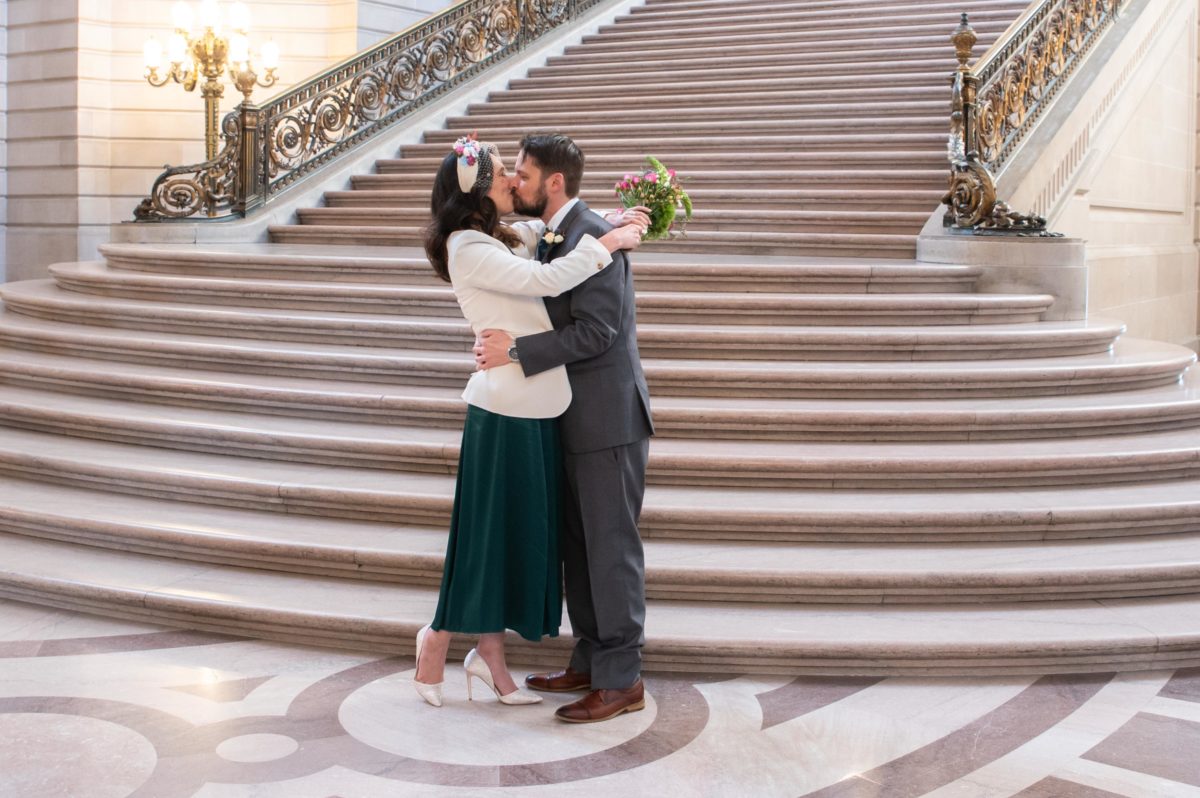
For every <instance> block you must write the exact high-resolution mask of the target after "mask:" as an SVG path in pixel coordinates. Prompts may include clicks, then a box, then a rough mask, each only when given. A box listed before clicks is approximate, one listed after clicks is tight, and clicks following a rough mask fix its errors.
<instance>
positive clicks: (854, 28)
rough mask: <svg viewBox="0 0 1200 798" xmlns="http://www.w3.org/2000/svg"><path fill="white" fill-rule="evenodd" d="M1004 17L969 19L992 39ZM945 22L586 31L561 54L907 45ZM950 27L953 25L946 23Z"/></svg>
mask: <svg viewBox="0 0 1200 798" xmlns="http://www.w3.org/2000/svg"><path fill="white" fill-rule="evenodd" d="M948 21H950V22H955V23H957V21H958V20H957V19H956V18H955V16H954V15H948ZM1009 21H1010V20H1007V19H998V18H993V19H981V20H979V21H976V20H971V27H973V28H974V29H975V31H976V33H977V34H979V35H981V36H986V37H988V38H989V40H990V39H992V38H995V37H996V36H997V35H999V34H1000V33H1002V32H1003V31H1004V29H1005V28H1007V27H1008V24H1009ZM947 28H948V26H947V24H946V22H945V21H941V20H938V21H934V22H928V21H925V22H915V23H910V22H909V21H907V20H905V21H904V22H903V23H902V24H897V23H896V21H894V20H884V21H882V23H876V22H875V21H874V20H873V19H871V18H869V17H867V18H858V19H855V20H853V21H848V20H845V19H843V20H842V21H840V22H838V23H834V24H833V25H829V26H825V27H824V28H822V29H806V28H804V27H801V26H798V25H787V26H784V27H783V28H780V27H779V26H772V29H770V30H767V31H760V30H749V31H746V30H738V29H733V30H726V29H725V28H724V27H720V26H713V27H708V28H704V27H701V28H688V27H683V28H679V29H676V30H675V31H673V32H672V34H671V36H670V37H664V36H662V35H661V34H656V33H655V32H636V31H635V32H631V33H630V34H629V35H624V34H615V33H609V34H601V33H592V34H587V35H585V36H584V37H583V39H582V40H581V42H580V43H579V44H576V45H571V46H568V47H567V48H566V49H565V50H564V54H565V55H574V54H578V53H621V54H624V55H626V57H628V54H629V52H630V50H631V49H633V50H635V51H636V52H637V53H639V54H641V53H645V54H647V55H648V56H651V57H653V56H655V55H658V54H661V53H667V52H677V51H680V50H684V51H687V50H691V49H693V48H703V49H704V50H705V51H706V52H710V51H721V50H728V49H734V48H739V47H741V48H746V49H750V50H753V51H755V52H758V51H759V48H760V47H762V48H768V47H777V46H788V47H790V48H791V49H793V50H795V49H800V48H802V47H805V45H810V44H811V45H815V46H816V47H817V48H820V47H829V46H831V45H835V44H836V45H838V46H839V47H843V48H845V49H858V48H870V47H882V46H889V45H891V46H897V47H911V46H914V45H922V44H931V43H933V42H936V41H938V40H940V41H941V42H942V43H943V44H944V43H945V41H946V39H947V38H948V35H949V34H947V32H946V31H947ZM949 30H950V32H953V31H954V27H953V25H951V26H949Z"/></svg>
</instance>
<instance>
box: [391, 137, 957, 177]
mask: <svg viewBox="0 0 1200 798" xmlns="http://www.w3.org/2000/svg"><path fill="white" fill-rule="evenodd" d="M573 138H574V137H573ZM484 140H485V141H486V140H488V139H484ZM502 143H507V142H506V141H504V142H502ZM575 143H576V144H578V145H579V148H580V149H581V150H583V151H584V153H586V154H587V159H588V165H589V166H593V167H594V166H595V165H596V164H599V165H600V166H606V165H607V166H612V165H614V164H613V163H611V162H612V161H615V160H616V159H621V160H620V163H625V162H628V161H629V147H630V142H629V140H628V139H627V138H619V137H616V138H610V139H592V140H589V139H584V138H575ZM945 144H946V136H945V134H944V132H942V131H936V130H933V131H930V132H929V133H922V134H912V133H898V134H896V135H894V136H893V135H877V136H870V135H863V134H861V133H858V134H854V135H849V134H848V135H830V136H754V137H732V136H731V137H728V138H719V139H718V138H714V137H712V136H707V135H706V136H675V137H673V138H668V137H664V138H660V139H653V138H647V137H644V136H639V137H638V141H637V146H638V147H639V148H641V149H644V150H648V151H652V152H654V153H656V155H655V157H657V158H658V159H659V160H662V161H680V160H681V159H682V160H685V161H692V162H700V163H702V164H706V163H711V158H712V156H713V155H719V154H724V155H727V156H729V155H732V154H738V155H739V157H740V156H741V154H742V153H746V152H752V153H754V154H755V156H761V155H763V154H765V153H774V154H776V155H788V156H790V158H789V160H792V161H793V162H796V160H795V159H796V158H798V157H799V156H801V155H803V156H804V157H805V158H811V159H819V158H827V159H829V160H837V159H840V158H845V157H846V153H847V152H854V151H858V150H865V151H870V150H874V149H886V150H892V151H894V150H898V149H900V150H904V151H907V152H919V151H921V150H925V149H930V148H934V149H936V148H939V147H940V148H942V149H945ZM450 145H451V142H449V141H447V142H444V143H443V142H437V143H433V144H411V145H408V146H406V147H404V148H402V150H401V153H400V154H401V158H402V159H403V160H398V159H384V160H382V161H380V162H379V168H380V169H381V171H386V170H387V169H390V168H391V167H393V166H394V165H397V164H400V163H403V162H404V161H407V160H409V159H417V158H420V159H430V158H440V157H443V156H445V155H446V154H447V152H448V151H449V148H450ZM702 152H703V153H707V155H706V156H705V157H704V158H698V157H697V153H702ZM763 160H765V159H763Z"/></svg>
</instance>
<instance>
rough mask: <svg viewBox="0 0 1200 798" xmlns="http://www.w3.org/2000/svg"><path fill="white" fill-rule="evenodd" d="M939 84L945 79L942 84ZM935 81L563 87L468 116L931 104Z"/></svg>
mask: <svg viewBox="0 0 1200 798" xmlns="http://www.w3.org/2000/svg"><path fill="white" fill-rule="evenodd" d="M943 79H944V78H943ZM940 83H941V82H940V80H937V79H936V78H932V79H926V80H920V82H912V80H907V79H901V80H899V82H898V83H890V82H889V83H883V84H878V85H871V86H863V85H862V83H859V84H853V82H851V84H850V85H840V84H832V83H830V82H828V80H821V82H817V83H816V84H815V85H808V84H799V85H798V84H797V83H796V80H794V79H785V80H761V79H760V80H742V82H733V83H731V84H730V85H722V84H718V85H709V84H707V83H704V84H702V85H692V86H691V89H692V90H691V91H689V90H683V91H676V90H674V84H673V83H668V84H656V85H659V86H660V88H659V89H658V90H654V91H641V90H638V89H637V88H632V89H629V90H626V89H625V86H624V85H620V84H613V83H612V82H606V83H602V84H598V85H582V86H566V88H560V89H559V88H554V89H544V90H540V91H538V90H533V89H523V90H511V89H505V90H502V91H497V92H493V94H491V95H490V96H488V100H487V103H476V104H472V106H468V113H474V112H478V110H484V109H494V110H498V112H500V113H503V112H510V113H511V112H512V110H532V112H542V113H545V112H550V113H553V112H554V110H557V109H559V108H562V107H563V106H564V104H584V103H592V104H596V106H601V107H604V106H613V107H617V108H620V109H622V110H623V112H628V113H635V112H637V110H641V109H647V108H653V109H654V110H655V112H658V113H664V114H665V113H670V110H671V109H672V108H676V107H682V108H690V107H692V106H695V104H697V103H712V104H713V106H720V107H722V108H736V107H739V106H754V104H762V106H770V104H785V103H786V104H794V106H796V107H803V106H804V104H809V103H822V104H826V103H832V102H846V103H871V102H875V101H890V102H896V101H904V100H913V101H917V102H919V101H932V100H936V98H938V97H943V96H944V94H946V86H944V85H940Z"/></svg>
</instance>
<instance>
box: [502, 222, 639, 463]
mask: <svg viewBox="0 0 1200 798" xmlns="http://www.w3.org/2000/svg"><path fill="white" fill-rule="evenodd" d="M611 229H612V226H611V225H609V224H608V223H607V222H605V221H604V220H603V219H601V218H600V217H599V216H597V215H596V214H595V213H593V212H592V211H590V210H588V207H587V205H585V204H584V203H583V202H578V203H576V205H575V207H574V208H572V209H571V210H570V212H568V213H567V216H566V218H565V219H563V223H562V225H561V227H560V228H559V230H558V232H559V233H561V234H562V236H563V241H562V242H561V243H559V244H557V245H555V246H554V247H553V248H551V249H550V251H549V252H548V253H546V255H545V256H544V258H543V260H549V259H553V258H555V257H556V256H557V254H558V253H563V252H570V251H571V250H573V249H574V248H575V246H576V244H578V243H579V240H580V239H581V238H583V236H585V235H591V236H594V237H596V238H599V237H600V236H602V235H604V234H605V233H607V232H608V231H609V230H611ZM545 303H546V310H547V312H548V313H549V314H550V323H551V324H552V325H553V326H554V329H553V330H550V331H548V332H543V333H536V334H534V335H525V336H521V337H520V338H518V339H517V351H518V353H519V354H520V356H521V359H520V364H521V368H522V370H523V371H524V373H525V375H526V376H533V375H534V374H540V373H541V372H543V371H546V370H547V369H552V368H555V367H557V366H562V365H565V366H566V367H567V376H568V378H569V379H570V382H571V393H572V399H571V404H570V405H569V406H568V407H567V410H566V412H565V413H563V415H562V417H561V418H560V420H559V430H560V433H561V436H562V442H563V448H565V449H566V450H567V451H568V452H571V453H574V454H579V453H583V452H594V451H599V450H600V449H608V448H612V447H614V446H623V445H626V444H630V443H634V442H636V441H640V440H644V439H645V438H648V437H650V436H651V435H653V434H654V424H653V422H652V421H651V420H650V391H649V390H648V389H647V387H646V375H645V374H644V373H643V372H642V361H641V357H640V356H639V355H638V348H637V313H636V307H635V303H634V291H633V273H632V269H631V267H630V263H629V255H628V253H626V252H625V251H623V250H622V251H619V252H614V253H613V262H612V264H611V265H610V266H609V267H608V268H606V269H605V270H604V271H602V272H599V273H598V274H596V275H595V276H593V277H591V278H590V279H588V280H587V281H585V282H583V283H581V284H580V285H578V286H577V287H575V288H573V289H571V290H570V291H567V292H565V293H563V294H560V295H559V296H557V297H553V298H548V299H546V300H545Z"/></svg>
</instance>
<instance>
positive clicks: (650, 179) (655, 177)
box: [646, 172, 658, 183]
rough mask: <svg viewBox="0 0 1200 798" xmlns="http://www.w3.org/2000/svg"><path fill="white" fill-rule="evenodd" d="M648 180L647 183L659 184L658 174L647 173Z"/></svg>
mask: <svg viewBox="0 0 1200 798" xmlns="http://www.w3.org/2000/svg"><path fill="white" fill-rule="evenodd" d="M646 180H647V182H650V183H657V182H658V172H647V173H646Z"/></svg>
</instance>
